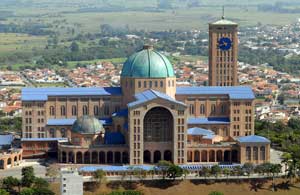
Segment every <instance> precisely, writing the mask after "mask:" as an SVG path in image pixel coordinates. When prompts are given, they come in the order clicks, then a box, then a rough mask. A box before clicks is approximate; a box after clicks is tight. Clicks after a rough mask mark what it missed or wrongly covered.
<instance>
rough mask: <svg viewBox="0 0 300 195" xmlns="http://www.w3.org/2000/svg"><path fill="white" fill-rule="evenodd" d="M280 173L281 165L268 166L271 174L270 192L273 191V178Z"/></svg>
mask: <svg viewBox="0 0 300 195" xmlns="http://www.w3.org/2000/svg"><path fill="white" fill-rule="evenodd" d="M280 172H281V165H280V164H271V166H270V173H271V174H272V190H273V191H275V182H274V180H275V176H276V175H278V174H279V173H280Z"/></svg>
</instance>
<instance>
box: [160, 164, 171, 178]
mask: <svg viewBox="0 0 300 195" xmlns="http://www.w3.org/2000/svg"><path fill="white" fill-rule="evenodd" d="M171 165H172V163H170V162H169V161H165V160H161V161H159V162H158V164H157V168H158V169H159V171H161V172H162V176H163V179H165V177H166V174H167V171H168V169H169V167H170V166H171Z"/></svg>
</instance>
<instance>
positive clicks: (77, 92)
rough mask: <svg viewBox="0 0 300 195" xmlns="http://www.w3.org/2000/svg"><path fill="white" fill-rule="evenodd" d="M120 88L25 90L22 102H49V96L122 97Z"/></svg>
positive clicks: (23, 90)
mask: <svg viewBox="0 0 300 195" xmlns="http://www.w3.org/2000/svg"><path fill="white" fill-rule="evenodd" d="M121 94H122V91H121V88H120V87H93V88H85V87H81V88H63V87H49V88H23V89H22V98H21V99H22V101H47V100H48V97H49V96H72V95H73V96H87V95H94V96H111V95H121Z"/></svg>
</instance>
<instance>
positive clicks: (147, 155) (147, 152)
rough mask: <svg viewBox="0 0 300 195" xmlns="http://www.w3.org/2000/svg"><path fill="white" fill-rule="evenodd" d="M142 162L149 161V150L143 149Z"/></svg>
mask: <svg viewBox="0 0 300 195" xmlns="http://www.w3.org/2000/svg"><path fill="white" fill-rule="evenodd" d="M144 163H151V153H150V151H149V150H145V151H144Z"/></svg>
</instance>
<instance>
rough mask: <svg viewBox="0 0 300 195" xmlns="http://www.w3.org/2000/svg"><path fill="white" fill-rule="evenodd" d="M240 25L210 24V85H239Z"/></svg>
mask: <svg viewBox="0 0 300 195" xmlns="http://www.w3.org/2000/svg"><path fill="white" fill-rule="evenodd" d="M237 32H238V24H237V23H234V22H232V21H229V20H226V19H225V17H224V16H223V17H222V19H221V20H219V21H217V22H214V23H210V24H209V85H210V86H236V85H238V75H237V56H238V36H237Z"/></svg>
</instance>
